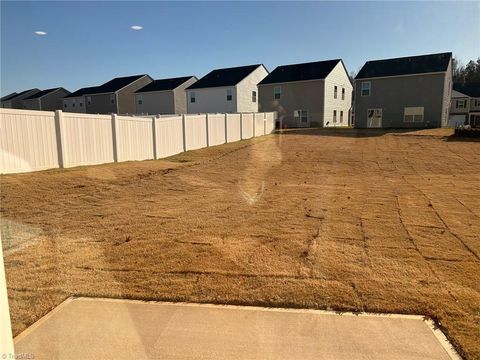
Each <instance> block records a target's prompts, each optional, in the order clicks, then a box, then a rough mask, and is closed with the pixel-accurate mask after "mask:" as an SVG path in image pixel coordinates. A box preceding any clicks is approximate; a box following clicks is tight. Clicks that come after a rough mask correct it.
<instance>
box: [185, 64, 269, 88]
mask: <svg viewBox="0 0 480 360" xmlns="http://www.w3.org/2000/svg"><path fill="white" fill-rule="evenodd" d="M259 66H263V65H262V64H256V65H247V66H239V67H232V68H225V69H215V70H213V71H211V72H209V73H208V74H207V75H205V76H204V77H202V78H201V79H200V80H198V81H197V82H196V83H194V84H192V85H190V86H189V87H188V88H187V90H191V89H202V88H211V87H219V86H234V85H237V84H238V83H239V82H240V81H242V80H243V79H245V78H246V77H247V76H248V75H250V74H251V73H252V72H253V71H254V70H256V69H257V68H258V67H259Z"/></svg>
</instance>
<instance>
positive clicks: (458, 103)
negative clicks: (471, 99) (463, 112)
mask: <svg viewBox="0 0 480 360" xmlns="http://www.w3.org/2000/svg"><path fill="white" fill-rule="evenodd" d="M455 107H456V108H457V109H465V108H466V107H467V100H457V101H456V105H455Z"/></svg>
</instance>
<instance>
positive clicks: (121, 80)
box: [91, 74, 148, 94]
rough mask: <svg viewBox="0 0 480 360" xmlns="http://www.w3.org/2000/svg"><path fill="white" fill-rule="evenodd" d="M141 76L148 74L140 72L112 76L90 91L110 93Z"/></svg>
mask: <svg viewBox="0 0 480 360" xmlns="http://www.w3.org/2000/svg"><path fill="white" fill-rule="evenodd" d="M143 76H148V75H146V74H142V75H133V76H124V77H118V78H114V79H112V80H110V81H107V82H106V83H105V84H103V85H100V86H98V88H97V89H96V91H95V92H92V93H91V94H101V93H112V92H115V91H118V90H120V89H121V88H124V87H125V86H127V85H129V84H131V83H132V82H134V81H136V80H138V79H140V78H141V77H143Z"/></svg>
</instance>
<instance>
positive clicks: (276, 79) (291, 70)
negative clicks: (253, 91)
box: [259, 59, 342, 85]
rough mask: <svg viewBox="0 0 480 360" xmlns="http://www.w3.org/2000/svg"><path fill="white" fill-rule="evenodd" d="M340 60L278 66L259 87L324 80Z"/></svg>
mask: <svg viewBox="0 0 480 360" xmlns="http://www.w3.org/2000/svg"><path fill="white" fill-rule="evenodd" d="M341 61H342V60H341V59H335V60H326V61H315V62H308V63H302V64H292V65H282V66H278V67H276V68H275V70H273V71H272V72H271V73H270V74H268V75H267V76H266V77H265V78H264V79H263V80H262V81H260V83H259V85H263V84H275V83H284V82H291V81H303V80H320V79H325V78H326V77H327V76H328V74H330V72H331V71H332V70H333V68H334V67H335V66H336V65H337V64H338V63H339V62H341Z"/></svg>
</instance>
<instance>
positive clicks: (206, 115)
mask: <svg viewBox="0 0 480 360" xmlns="http://www.w3.org/2000/svg"><path fill="white" fill-rule="evenodd" d="M205 129H206V130H207V131H206V133H207V147H209V146H210V142H209V141H208V113H207V114H205Z"/></svg>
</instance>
